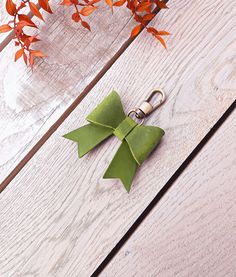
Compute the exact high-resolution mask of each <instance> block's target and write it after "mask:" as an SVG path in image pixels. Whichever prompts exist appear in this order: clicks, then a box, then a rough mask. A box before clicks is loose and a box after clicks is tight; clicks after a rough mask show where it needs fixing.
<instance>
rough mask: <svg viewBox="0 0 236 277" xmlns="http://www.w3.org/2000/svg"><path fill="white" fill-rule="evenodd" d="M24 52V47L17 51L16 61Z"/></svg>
mask: <svg viewBox="0 0 236 277" xmlns="http://www.w3.org/2000/svg"><path fill="white" fill-rule="evenodd" d="M23 53H24V48H21V49H20V50H18V51H16V54H15V62H16V61H17V60H19V58H20V57H21V56H22V55H23Z"/></svg>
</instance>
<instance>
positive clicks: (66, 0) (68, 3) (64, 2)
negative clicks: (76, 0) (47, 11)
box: [61, 0, 72, 6]
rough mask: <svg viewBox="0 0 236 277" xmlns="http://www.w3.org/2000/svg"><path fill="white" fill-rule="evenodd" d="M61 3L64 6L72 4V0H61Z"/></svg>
mask: <svg viewBox="0 0 236 277" xmlns="http://www.w3.org/2000/svg"><path fill="white" fill-rule="evenodd" d="M61 5H62V6H71V5H72V2H71V1H70V0H63V1H62V2H61Z"/></svg>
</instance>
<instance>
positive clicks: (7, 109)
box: [0, 1, 135, 181]
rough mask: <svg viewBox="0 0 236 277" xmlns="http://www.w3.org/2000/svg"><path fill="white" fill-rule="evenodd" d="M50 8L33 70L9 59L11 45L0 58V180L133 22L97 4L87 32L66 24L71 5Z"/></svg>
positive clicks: (94, 72) (104, 61)
mask: <svg viewBox="0 0 236 277" xmlns="http://www.w3.org/2000/svg"><path fill="white" fill-rule="evenodd" d="M53 7H54V14H53V15H45V20H46V23H45V24H44V23H40V24H41V27H40V29H41V31H40V37H41V39H42V42H40V43H38V47H39V48H40V49H42V51H43V52H44V53H46V54H47V55H48V56H49V57H48V58H46V59H45V60H44V61H43V60H39V61H38V62H37V64H36V65H35V69H34V72H33V73H32V72H31V70H30V69H29V68H26V67H25V65H24V64H23V62H18V63H14V61H13V57H14V52H15V47H14V45H13V44H12V43H10V44H9V45H8V46H7V47H6V48H5V49H4V50H3V52H2V53H1V56H0V64H1V67H0V129H1V130H4V132H1V134H0V153H1V155H0V181H3V179H4V178H5V177H6V176H7V175H8V174H9V173H10V172H11V170H12V169H13V168H14V167H15V166H16V165H17V164H18V163H19V162H20V160H21V159H22V158H23V157H24V156H25V155H26V154H27V153H28V152H29V150H30V149H31V148H32V147H33V146H34V145H35V144H36V142H37V141H38V140H39V139H40V138H41V137H42V135H43V134H44V133H45V132H46V131H47V130H48V129H49V128H50V127H51V126H52V124H53V123H54V122H55V121H56V120H57V119H58V118H59V117H60V115H61V114H62V113H63V112H64V111H65V110H66V108H67V107H68V106H69V105H70V104H71V103H72V102H73V101H74V100H75V99H76V97H78V96H79V94H80V93H81V92H82V91H83V90H84V89H85V87H86V86H87V85H88V84H90V83H91V81H92V80H93V79H94V78H95V77H96V76H97V74H98V72H99V71H100V70H101V69H102V68H103V66H105V65H106V64H107V63H108V62H109V60H110V59H111V58H112V57H113V56H114V55H115V54H116V53H117V51H118V50H119V49H120V47H121V46H122V45H123V44H124V43H125V42H126V41H127V39H128V38H129V34H130V30H131V29H132V26H133V24H135V23H134V22H133V20H130V14H129V12H128V11H126V10H125V9H121V11H119V12H116V13H115V14H114V15H111V11H110V10H109V8H107V7H104V6H101V7H100V10H99V11H96V13H94V15H92V16H91V17H90V18H89V19H88V21H89V22H90V24H91V28H92V30H93V32H91V33H90V32H89V31H88V30H86V29H84V28H82V27H81V26H80V25H78V24H76V23H74V22H72V20H71V13H72V9H70V8H64V7H62V6H60V5H58V1H57V3H54V5H53ZM101 19H102V20H101ZM104 38H105V39H104Z"/></svg>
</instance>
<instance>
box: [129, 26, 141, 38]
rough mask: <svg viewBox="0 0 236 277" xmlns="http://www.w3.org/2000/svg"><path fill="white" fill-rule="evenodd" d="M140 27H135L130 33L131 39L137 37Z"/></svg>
mask: <svg viewBox="0 0 236 277" xmlns="http://www.w3.org/2000/svg"><path fill="white" fill-rule="evenodd" d="M141 27H142V25H141V24H139V25H137V26H135V27H134V29H133V30H132V32H131V37H135V36H137V34H138V33H139V32H140V31H141Z"/></svg>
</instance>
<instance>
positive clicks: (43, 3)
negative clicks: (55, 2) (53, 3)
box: [39, 0, 52, 13]
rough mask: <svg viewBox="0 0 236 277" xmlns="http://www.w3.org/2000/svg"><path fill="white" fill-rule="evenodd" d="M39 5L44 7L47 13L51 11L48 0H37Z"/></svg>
mask: <svg viewBox="0 0 236 277" xmlns="http://www.w3.org/2000/svg"><path fill="white" fill-rule="evenodd" d="M39 5H40V7H41V8H42V9H44V10H45V11H46V12H48V13H52V10H51V8H50V6H49V3H48V0H39Z"/></svg>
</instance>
